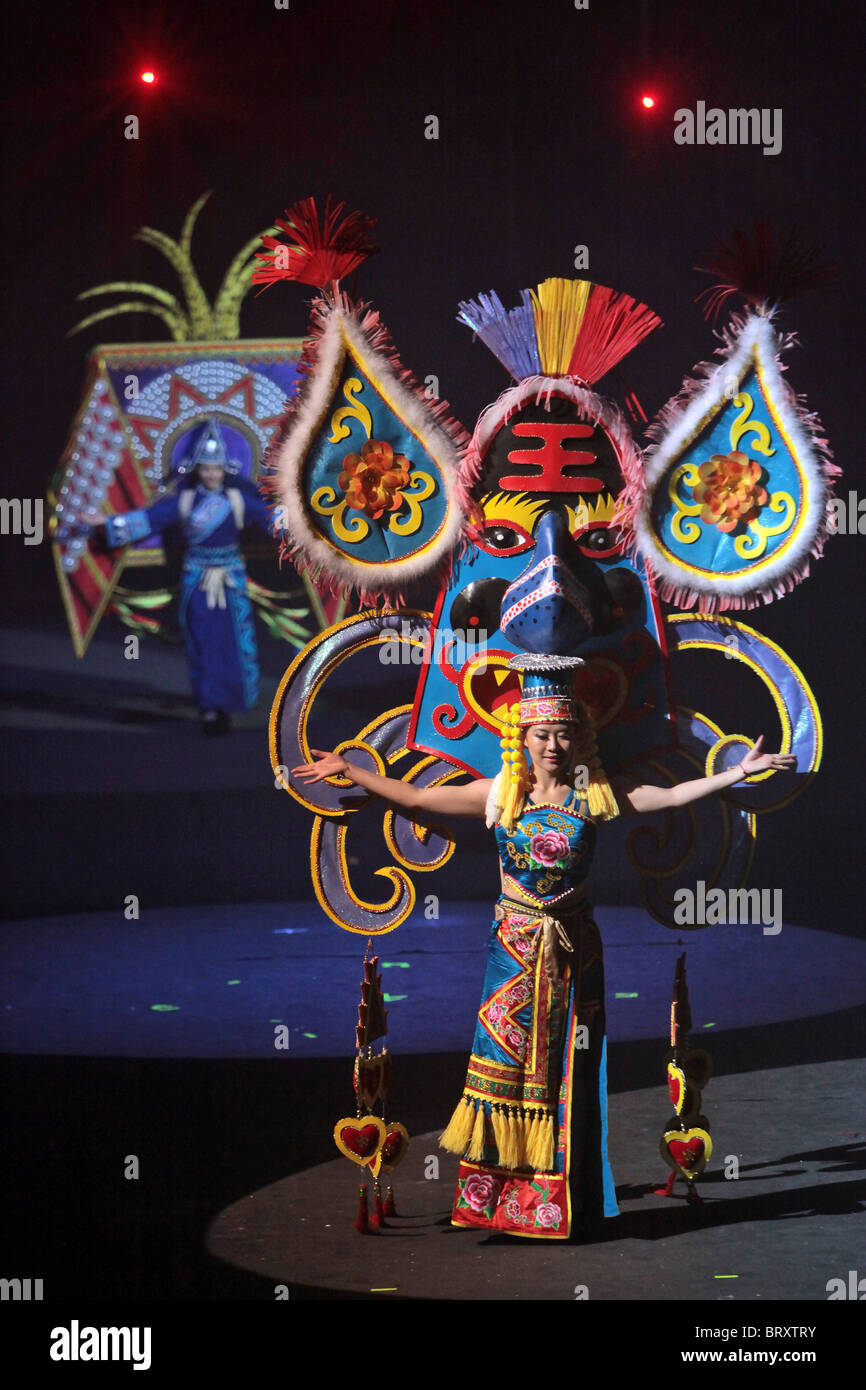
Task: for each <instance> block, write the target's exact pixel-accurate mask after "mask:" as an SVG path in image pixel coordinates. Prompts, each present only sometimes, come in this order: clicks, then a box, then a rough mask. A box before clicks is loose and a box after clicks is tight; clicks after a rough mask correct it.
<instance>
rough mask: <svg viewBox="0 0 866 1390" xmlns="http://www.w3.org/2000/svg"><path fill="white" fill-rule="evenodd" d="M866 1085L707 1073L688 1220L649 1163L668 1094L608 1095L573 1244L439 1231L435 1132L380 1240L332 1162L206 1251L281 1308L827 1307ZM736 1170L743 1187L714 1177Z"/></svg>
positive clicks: (261, 1199)
mask: <svg viewBox="0 0 866 1390" xmlns="http://www.w3.org/2000/svg"><path fill="white" fill-rule="evenodd" d="M863 1090H864V1087H863V1071H862V1063H860V1062H829V1063H824V1064H822V1065H818V1066H802V1067H789V1068H787V1069H785V1070H784V1071H779V1070H773V1071H757V1072H751V1073H749V1074H748V1075H738V1076H723V1077H717V1078H714V1079H713V1080H712V1081H711V1082H710V1084H709V1085H708V1086H707V1088H706V1090H705V1092H704V1109H705V1110H706V1112H707V1114H708V1116H709V1118H710V1123H711V1126H712V1133H713V1136H714V1140H713V1142H714V1151H713V1156H712V1158H711V1160H710V1165H709V1168H708V1170H707V1171H706V1173H705V1174H704V1176H703V1177H702V1178H701V1180H700V1183H699V1190H700V1193H701V1196H702V1198H703V1201H704V1204H705V1206H704V1210H703V1212H701V1213H699V1212H697V1211H696V1210H695V1209H694V1208H693V1207H691V1206H689V1205H687V1203H686V1200H685V1196H684V1184H683V1182H682V1180H681V1179H678V1180H677V1183H676V1185H675V1188H674V1192H675V1194H676V1195H675V1196H674V1197H672V1198H666V1197H663V1196H658V1195H656V1194H655V1192H654V1189H655V1188H657V1187H661V1186H663V1184H664V1181H665V1178H666V1176H667V1171H668V1170H667V1169H666V1168H665V1167H664V1164H663V1163H662V1160H661V1158H660V1157H659V1156H658V1142H659V1138H660V1135H661V1132H662V1129H663V1127H664V1125H665V1123H666V1121H667V1118H668V1113H667V1108H666V1103H665V1102H666V1096H665V1093H664V1090H663V1089H662V1088H659V1089H658V1090H655V1091H646V1090H641V1091H632V1092H627V1093H625V1094H623V1095H619V1096H616V1097H614V1098H613V1099H612V1101H611V1105H610V1157H611V1164H612V1167H613V1173H614V1178H615V1180H616V1186H617V1199H618V1202H619V1206H620V1213H621V1214H620V1216H619V1217H615V1218H613V1219H610V1220H608V1221H605V1223H604V1228H603V1232H602V1235H601V1237H600V1238H599V1239H597V1240H594V1241H592V1242H591V1243H588V1244H583V1245H580V1246H575V1245H568V1244H566V1243H564V1242H562V1243H559V1242H556V1241H544V1240H521V1239H518V1238H514V1237H511V1236H499V1237H491V1236H489V1235H487V1234H486V1233H485V1232H483V1231H477V1232H476V1231H472V1230H466V1229H458V1228H455V1227H453V1226H451V1225H450V1212H451V1202H452V1200H453V1194H454V1185H455V1181H456V1173H457V1159H456V1158H454V1157H452V1156H451V1155H450V1154H446V1153H444V1151H443V1150H441V1149H439V1148H438V1147H437V1138H438V1131H434V1132H432V1133H429V1134H419V1135H413V1136H412V1140H411V1144H410V1148H409V1152H408V1154H407V1156H406V1158H405V1160H404V1162H403V1163H402V1164H401V1166H400V1167H399V1168H398V1169H397V1171H396V1172H395V1173H394V1174H393V1176H392V1178H391V1179H389V1181H391V1182H392V1183H393V1186H394V1190H395V1195H396V1202H397V1210H398V1213H399V1215H398V1216H396V1217H392V1218H390V1219H389V1221H388V1223H387V1226H386V1227H385V1228H383V1229H382V1230H381V1231H379V1232H377V1233H375V1234H372V1235H367V1236H362V1235H359V1234H358V1233H357V1232H356V1231H355V1230H354V1229H353V1226H352V1223H353V1221H354V1218H355V1213H356V1211H357V1206H358V1181H359V1178H360V1174H361V1170H360V1169H359V1168H357V1167H354V1166H353V1165H352V1164H350V1163H349V1162H348V1161H347V1160H346V1159H344V1158H337V1159H335V1160H334V1161H332V1162H329V1163H323V1164H320V1165H318V1166H316V1167H314V1168H310V1169H308V1170H307V1171H306V1172H302V1173H296V1174H294V1175H293V1176H291V1177H288V1178H285V1179H283V1181H281V1182H277V1183H273V1184H271V1185H269V1186H267V1187H265V1188H262V1189H260V1190H259V1191H256V1192H251V1193H249V1194H248V1195H247V1196H245V1197H243V1198H242V1199H241V1201H239V1202H236V1203H234V1204H233V1205H231V1206H230V1207H228V1208H226V1210H224V1211H223V1212H221V1213H220V1215H219V1216H218V1217H217V1218H216V1220H215V1221H214V1223H213V1225H212V1226H211V1229H210V1231H209V1233H208V1237H207V1248H208V1250H209V1251H210V1253H211V1254H212V1255H215V1256H216V1257H218V1258H219V1259H220V1260H223V1261H225V1262H226V1263H227V1264H229V1265H232V1266H235V1267H238V1268H241V1269H244V1270H247V1271H249V1272H250V1273H255V1274H256V1275H258V1276H259V1278H260V1279H263V1280H270V1281H273V1283H274V1284H275V1285H276V1284H288V1285H289V1286H290V1288H291V1293H292V1296H293V1297H297V1296H301V1297H308V1298H322V1297H327V1296H331V1297H333V1296H335V1295H336V1296H343V1297H350V1298H364V1297H366V1298H385V1299H460V1300H467V1301H478V1300H484V1299H501V1300H505V1301H509V1300H527V1299H528V1300H535V1301H538V1300H551V1301H557V1300H566V1301H571V1300H574V1299H575V1298H589V1299H590V1300H593V1301H597V1300H599V1299H626V1300H628V1299H641V1300H643V1299H666V1300H672V1301H679V1300H685V1299H707V1300H737V1301H743V1302H745V1301H749V1300H755V1301H757V1300H761V1301H764V1302H773V1301H776V1300H780V1299H786V1300H794V1299H796V1300H799V1299H802V1300H823V1299H826V1298H827V1292H828V1291H827V1283H828V1281H829V1280H831V1279H834V1278H842V1279H844V1280H845V1281H846V1282H847V1280H848V1271H849V1270H851V1269H857V1268H858V1261H859V1265H860V1267H861V1268H862V1264H863V1251H864V1249H866V1206H864V1199H866V1172H864V1168H866V1134H864V1131H863V1130H862V1128H861V1129H860V1131H859V1132H858V1131H857V1129H856V1125H857V1123H858V1121H860V1120H861V1119H862V1099H863ZM392 1118H394V1119H397V1118H399V1117H398V1116H397V1115H396V1113H393V1114H392ZM431 1156H434V1157H435V1156H438V1171H437V1165H432V1164H431V1162H430V1159H431ZM732 1158H733V1159H736V1163H737V1165H738V1173H739V1176H738V1177H736V1178H728V1179H726V1178H725V1176H724V1170H725V1167H726V1166H727V1168H728V1171H730V1172H733V1171H734V1164H733V1163H732V1162H731V1159H732ZM425 1170H426V1173H427V1174H429V1173H431V1172H435V1173H436V1176H434V1177H429V1176H425ZM794 1320H795V1319H792V1318H790V1317H788V1318H787V1321H789V1322H790V1321H794ZM765 1321H766V1315H765ZM799 1321H801V1322H803V1323H808V1321H809V1318H808V1315H807V1314H806V1313H803V1315H802V1317H801V1318H800V1319H799Z"/></svg>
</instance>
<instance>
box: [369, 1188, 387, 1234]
mask: <svg viewBox="0 0 866 1390" xmlns="http://www.w3.org/2000/svg"><path fill="white" fill-rule="evenodd" d="M384 1225H385V1208H384V1206H383V1204H382V1189H381V1188H380V1186H379V1183H378V1181H377V1182H376V1206H375V1210H373V1211H371V1212H370V1226H371V1229H373V1230H375V1231H378V1229H379V1227H380V1226H384Z"/></svg>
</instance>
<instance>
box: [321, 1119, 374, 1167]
mask: <svg viewBox="0 0 866 1390" xmlns="http://www.w3.org/2000/svg"><path fill="white" fill-rule="evenodd" d="M386 1133H387V1131H386V1128H385V1122H384V1120H380V1119H379V1117H378V1115H364V1116H362V1117H361V1118H360V1119H356V1118H354V1117H353V1116H351V1115H349V1116H347V1117H346V1118H345V1119H343V1120H338V1121H337V1123H336V1124H335V1125H334V1143H335V1144H336V1146H337V1148H338V1149H339V1150H340V1153H341V1154H345V1156H346V1158H349V1159H351V1160H352V1162H353V1163H358V1164H360V1166H361V1167H362V1168H366V1167H368V1166H372V1164H373V1161H374V1160H375V1159H376V1158H377V1157H378V1154H379V1150H380V1149H381V1147H382V1145H383V1144H384V1142H385V1137H386Z"/></svg>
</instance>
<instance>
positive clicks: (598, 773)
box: [575, 706, 619, 820]
mask: <svg viewBox="0 0 866 1390" xmlns="http://www.w3.org/2000/svg"><path fill="white" fill-rule="evenodd" d="M581 708H583V707H582V706H581ZM577 730H578V745H577V751H576V753H575V766H576V767H581V766H583V767H586V769H587V772H588V774H589V776H588V778H587V781H586V785H585V786H582V787H578V786H577V784H576V790H578V791H579V792H580V793H582V795H583V796H584V797H585V798H586V802H587V805H588V807H589V814H590V815H591V816H592V817H593V818H594V819H595V820H613V819H614V818H615V817H616V816H618V815H619V806H618V805H617V800H616V797H615V796H614V794H613V788H612V787H611V785H610V782H609V781H608V779H607V773H606V772H605V770H604V768H603V767H602V765H601V758H600V757H599V756H598V745H597V744H596V741H595V732H594V730H593V727H592V721H591V720H590V717H589V715H588V714H587V713H586V712H585V710H584V718H583V719H582V720H579V721H578V724H577Z"/></svg>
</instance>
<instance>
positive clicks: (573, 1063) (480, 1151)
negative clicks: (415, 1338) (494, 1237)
mask: <svg viewBox="0 0 866 1390" xmlns="http://www.w3.org/2000/svg"><path fill="white" fill-rule="evenodd" d="M581 807H582V808H583V809H582V810H581ZM496 843H497V847H498V850H499V858H500V864H501V869H502V884H503V892H502V894H501V896H500V898H499V901H498V903H497V906H496V912H495V916H494V921H493V924H492V928H491V937H490V947H489V953H488V958H487V970H486V974H485V977H484V988H483V992H482V1002H481V1008H480V1009H479V1012H478V1022H477V1025H476V1029H475V1039H474V1042H473V1045H472V1055H471V1057H470V1059H469V1071H468V1074H467V1077H466V1086H465V1088H464V1092H463V1097H462V1099H461V1100H460V1102H459V1104H458V1106H457V1109H456V1110H455V1112H454V1115H453V1117H452V1119H451V1122H450V1124H449V1125H448V1128H447V1129H446V1131H445V1133H444V1134H443V1136H442V1140H441V1142H442V1144H443V1146H444V1147H445V1148H448V1149H451V1150H452V1151H453V1152H456V1153H459V1154H460V1155H461V1163H460V1169H459V1175H458V1182H457V1193H456V1197H455V1202H454V1210H453V1213H452V1218H451V1219H452V1224H453V1225H455V1226H475V1227H482V1228H485V1229H490V1230H496V1231H507V1232H509V1233H510V1234H513V1235H520V1236H531V1237H536V1238H537V1237H546V1238H553V1239H564V1238H566V1237H568V1236H569V1235H570V1233H571V1230H572V1226H573V1224H574V1222H575V1218H578V1219H580V1220H583V1221H586V1222H588V1223H589V1222H592V1221H594V1220H595V1219H596V1218H597V1217H600V1216H615V1215H617V1205H616V1198H615V1194H614V1187H613V1177H612V1174H611V1171H610V1167H609V1164H608V1161H607V1094H606V1068H605V1060H606V1046H605V1036H604V980H603V967H602V949H601V940H600V937H599V934H598V929H597V927H596V925H595V923H594V922H593V920H592V917H591V915H590V912H589V908H588V906H587V904H586V901H585V899H584V896H583V887H584V882H585V879H586V876H587V874H588V872H589V868H590V864H591V862H592V853H593V848H594V843H595V826H594V825H593V823H592V822H591V820H590V819H589V817H588V814H587V813H586V807H585V803H578V801H577V798H576V796H575V794H574V792H571V793H570V795H569V797H568V800H567V801H566V802H565V805H564V806H562V807H559V806H553V805H533V804H531V803H527V806H526V809H525V811H524V813H523V815H522V816H521V817H520V818H519V820H518V821H517V822H516V823H515V826H514V829H513V830H512V831H506V830H504V829H503V828H502V826H497V828H496Z"/></svg>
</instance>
